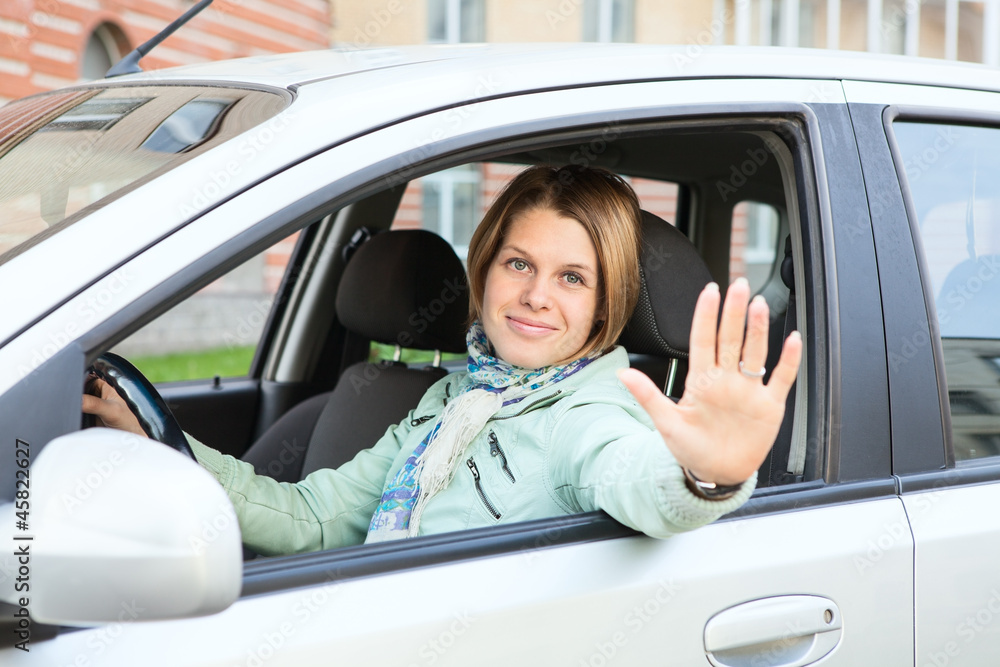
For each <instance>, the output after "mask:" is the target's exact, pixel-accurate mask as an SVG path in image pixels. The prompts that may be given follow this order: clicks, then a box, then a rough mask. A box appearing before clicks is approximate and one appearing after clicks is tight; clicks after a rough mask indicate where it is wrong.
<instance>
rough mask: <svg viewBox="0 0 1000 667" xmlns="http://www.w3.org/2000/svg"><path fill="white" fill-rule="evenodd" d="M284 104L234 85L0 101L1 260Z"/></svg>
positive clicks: (123, 89)
mask: <svg viewBox="0 0 1000 667" xmlns="http://www.w3.org/2000/svg"><path fill="white" fill-rule="evenodd" d="M284 105H285V100H284V99H283V98H282V97H279V96H277V95H274V94H271V93H264V92H259V91H250V90H240V89H237V88H208V87H196V86H133V87H117V88H109V89H106V90H100V89H98V90H85V91H72V92H60V93H51V94H45V95H36V96H34V97H29V98H25V99H23V100H18V101H17V102H12V103H11V104H8V105H7V106H5V107H3V108H0V264H2V263H3V262H5V261H7V260H8V259H10V258H11V257H13V256H14V255H15V254H16V253H18V252H20V251H21V250H23V249H25V248H27V247H28V244H29V242H30V243H37V242H39V241H41V240H43V239H44V238H46V237H48V236H50V235H52V234H55V233H58V232H59V230H61V229H64V228H65V227H66V226H67V225H69V224H71V223H72V222H74V221H75V220H76V219H78V218H79V217H81V216H83V215H85V214H86V213H87V212H88V211H91V210H94V209H95V208H97V207H99V206H102V205H103V204H105V203H107V202H109V201H111V199H112V198H113V197H116V196H119V195H121V194H123V193H125V192H127V191H129V190H131V189H133V188H135V187H137V186H138V185H140V184H141V183H143V182H145V180H146V179H147V178H149V177H151V176H155V175H159V174H162V173H164V172H166V171H168V170H170V169H173V168H174V167H176V166H177V165H179V164H181V163H182V162H184V161H185V160H187V159H189V158H191V157H193V156H195V155H198V154H199V153H200V152H202V151H203V150H204V149H206V148H209V147H211V146H214V145H217V144H219V143H221V142H223V141H225V140H227V139H229V138H231V137H234V136H236V135H237V134H240V133H242V132H244V131H245V130H247V129H249V128H251V127H253V126H255V125H258V124H260V123H262V122H264V121H266V120H267V119H268V118H270V117H271V116H273V115H274V114H276V113H278V112H279V111H280V110H281V109H282V108H283V107H284Z"/></svg>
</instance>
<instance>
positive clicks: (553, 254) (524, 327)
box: [481, 209, 599, 368]
mask: <svg viewBox="0 0 1000 667" xmlns="http://www.w3.org/2000/svg"><path fill="white" fill-rule="evenodd" d="M598 280H599V273H598V262H597V249H596V248H595V247H594V243H593V241H591V240H590V235H589V234H588V233H587V230H586V229H585V228H584V227H583V225H581V224H580V223H579V222H577V221H576V220H574V219H572V218H564V217H562V216H560V215H559V214H558V213H556V212H555V211H552V210H549V209H534V210H530V211H527V212H525V213H522V214H521V215H520V216H518V217H517V218H515V219H514V220H512V221H511V223H510V226H509V227H508V229H507V235H506V237H505V238H504V240H503V242H502V243H501V246H500V249H499V251H498V252H497V254H496V256H495V257H494V258H493V261H492V262H491V263H490V267H489V270H488V271H487V273H486V289H485V293H484V294H483V312H482V318H481V319H482V323H483V329H484V330H485V331H486V337H487V338H488V339H489V340H490V342H491V343H492V344H493V348H494V350H495V352H496V355H497V356H498V357H500V358H501V359H503V360H504V361H506V362H507V363H509V364H513V365H515V366H522V367H524V368H541V367H543V366H551V365H552V364H555V363H557V362H558V363H566V362H569V361H572V360H573V359H576V358H577V356H578V355H577V353H578V352H580V350H581V349H582V348H583V345H584V343H586V342H587V339H588V338H589V337H590V332H591V330H592V329H593V326H594V320H595V316H596V314H597V313H596V311H597V294H598Z"/></svg>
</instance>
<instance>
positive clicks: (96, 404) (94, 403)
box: [83, 394, 101, 415]
mask: <svg viewBox="0 0 1000 667" xmlns="http://www.w3.org/2000/svg"><path fill="white" fill-rule="evenodd" d="M100 409H101V399H99V398H97V397H96V396H91V395H90V394H84V395H83V412H85V413H87V414H88V415H96V414H97V413H98V412H99V411H100Z"/></svg>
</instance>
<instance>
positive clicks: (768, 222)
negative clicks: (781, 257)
mask: <svg viewBox="0 0 1000 667" xmlns="http://www.w3.org/2000/svg"><path fill="white" fill-rule="evenodd" d="M780 222H781V220H780V217H779V213H778V210H777V209H776V208H774V207H773V206H771V205H770V204H763V203H761V202H755V201H744V202H740V203H739V204H737V205H736V206H735V207H733V223H732V224H733V226H732V233H731V235H730V246H729V279H730V281H733V280H736V279H737V278H740V277H743V278H746V279H747V281H748V282H749V283H750V289H751V291H752V292H753V293H757V292H759V291H760V290H761V289H763V287H764V285H765V284H767V282H768V280H770V278H771V275H772V274H773V273H774V266H775V260H776V259H777V257H778V242H779V240H780V239H779V238H778V236H779V234H780V230H781V227H780Z"/></svg>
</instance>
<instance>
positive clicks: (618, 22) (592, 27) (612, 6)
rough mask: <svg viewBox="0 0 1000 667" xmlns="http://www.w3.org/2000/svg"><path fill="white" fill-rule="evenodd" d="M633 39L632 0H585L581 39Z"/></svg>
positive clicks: (593, 40) (624, 40)
mask: <svg viewBox="0 0 1000 667" xmlns="http://www.w3.org/2000/svg"><path fill="white" fill-rule="evenodd" d="M634 40H635V19H634V2H633V0H585V2H584V4H583V41H585V42H631V41H634Z"/></svg>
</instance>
